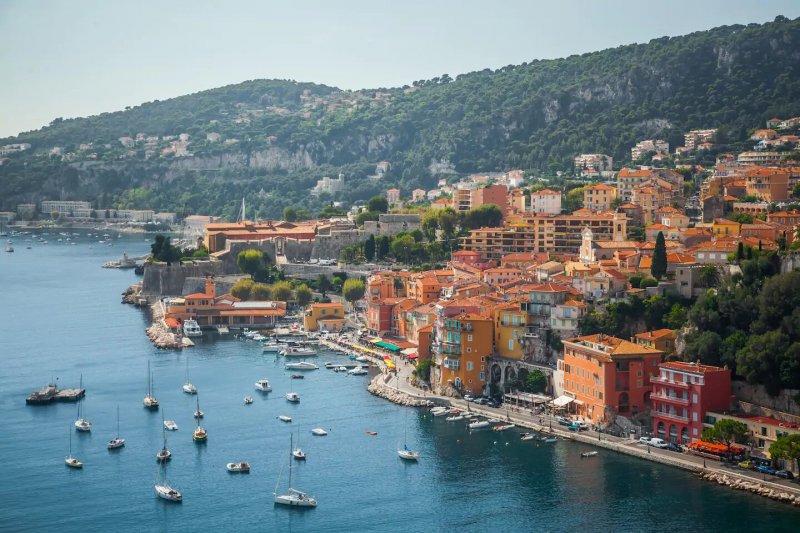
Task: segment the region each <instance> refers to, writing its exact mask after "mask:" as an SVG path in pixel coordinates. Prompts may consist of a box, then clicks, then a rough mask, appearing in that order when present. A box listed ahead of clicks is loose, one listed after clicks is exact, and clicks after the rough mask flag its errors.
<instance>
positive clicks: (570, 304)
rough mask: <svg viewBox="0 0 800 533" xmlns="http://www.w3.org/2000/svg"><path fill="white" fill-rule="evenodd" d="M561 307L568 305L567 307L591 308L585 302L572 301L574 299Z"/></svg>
mask: <svg viewBox="0 0 800 533" xmlns="http://www.w3.org/2000/svg"><path fill="white" fill-rule="evenodd" d="M559 305H566V306H567V307H589V306H588V305H587V304H585V303H584V302H579V301H578V300H572V299H570V300H567V301H565V302H564V303H563V304H559Z"/></svg>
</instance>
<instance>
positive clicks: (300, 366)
mask: <svg viewBox="0 0 800 533" xmlns="http://www.w3.org/2000/svg"><path fill="white" fill-rule="evenodd" d="M318 368H319V367H318V366H317V365H315V364H314V363H309V362H308V361H300V362H299V363H286V369H287V370H316V369H318Z"/></svg>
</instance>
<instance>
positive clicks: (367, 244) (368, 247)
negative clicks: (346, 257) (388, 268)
mask: <svg viewBox="0 0 800 533" xmlns="http://www.w3.org/2000/svg"><path fill="white" fill-rule="evenodd" d="M364 257H365V258H366V259H367V261H372V260H373V259H374V258H375V235H372V234H370V236H369V237H367V240H366V241H364Z"/></svg>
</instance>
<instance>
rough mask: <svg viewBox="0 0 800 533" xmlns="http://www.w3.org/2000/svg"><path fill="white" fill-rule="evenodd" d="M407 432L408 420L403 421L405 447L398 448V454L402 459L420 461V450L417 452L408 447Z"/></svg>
mask: <svg viewBox="0 0 800 533" xmlns="http://www.w3.org/2000/svg"><path fill="white" fill-rule="evenodd" d="M406 419H408V413H407V412H406ZM407 432H408V420H406V421H405V422H404V423H403V447H402V448H400V449H398V450H397V455H399V456H400V459H405V460H406V461H418V460H419V452H415V451H413V450H410V449H409V448H408V443H407Z"/></svg>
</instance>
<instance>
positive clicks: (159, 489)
mask: <svg viewBox="0 0 800 533" xmlns="http://www.w3.org/2000/svg"><path fill="white" fill-rule="evenodd" d="M162 469H163V471H164V479H163V480H161V479H160V477H161V476H160V475H158V474H157V475H156V482H155V484H154V489H155V491H156V496H158V497H159V498H162V499H164V500H168V501H171V502H177V503H180V502H182V501H183V494H181V492H180V491H179V490H177V489H175V488H173V487H171V486H170V485H169V483H168V482H167V471H166V468H165V467H164V465H159V467H158V471H157V472H158V473H160V472H161V471H162Z"/></svg>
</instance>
